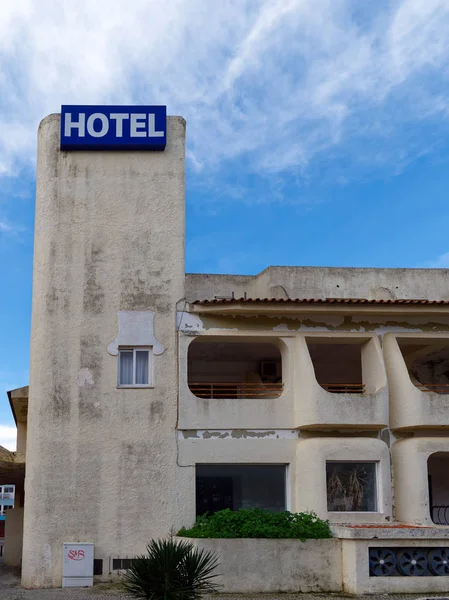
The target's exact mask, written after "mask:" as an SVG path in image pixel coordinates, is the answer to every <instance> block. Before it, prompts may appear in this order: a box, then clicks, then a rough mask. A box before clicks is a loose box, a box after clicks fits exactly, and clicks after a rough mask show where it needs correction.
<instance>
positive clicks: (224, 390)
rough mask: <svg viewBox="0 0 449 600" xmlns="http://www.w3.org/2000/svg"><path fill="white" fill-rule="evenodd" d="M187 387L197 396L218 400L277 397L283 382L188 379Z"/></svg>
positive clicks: (282, 387)
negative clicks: (211, 381)
mask: <svg viewBox="0 0 449 600" xmlns="http://www.w3.org/2000/svg"><path fill="white" fill-rule="evenodd" d="M189 389H190V391H191V392H192V393H193V394H195V396H196V397H197V398H207V399H208V400H220V399H221V398H248V399H250V398H278V397H279V396H280V395H281V394H282V390H283V389H284V384H283V383H244V382H242V381H240V382H236V383H195V382H190V381H189Z"/></svg>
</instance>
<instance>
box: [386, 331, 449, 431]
mask: <svg viewBox="0 0 449 600" xmlns="http://www.w3.org/2000/svg"><path fill="white" fill-rule="evenodd" d="M384 354H385V363H386V367H387V371H388V379H389V386H390V415H391V428H392V429H402V430H407V429H410V430H413V429H445V428H449V337H448V336H447V335H446V337H445V335H441V334H430V335H429V334H425V335H419V334H418V335H417V334H402V335H400V336H398V335H396V334H387V335H386V336H385V339H384Z"/></svg>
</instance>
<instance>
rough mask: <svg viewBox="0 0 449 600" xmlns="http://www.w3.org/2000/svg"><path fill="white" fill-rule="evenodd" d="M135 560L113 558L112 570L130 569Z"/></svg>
mask: <svg viewBox="0 0 449 600" xmlns="http://www.w3.org/2000/svg"><path fill="white" fill-rule="evenodd" d="M133 560H134V559H132V558H113V559H112V570H113V571H120V570H121V569H129V567H130V566H131V565H132V562H133Z"/></svg>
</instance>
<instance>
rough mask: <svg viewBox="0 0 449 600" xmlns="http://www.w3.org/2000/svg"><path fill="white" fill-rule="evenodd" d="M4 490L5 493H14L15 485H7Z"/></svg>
mask: <svg viewBox="0 0 449 600" xmlns="http://www.w3.org/2000/svg"><path fill="white" fill-rule="evenodd" d="M3 491H4V493H5V494H12V493H13V491H14V488H13V487H5V488H3Z"/></svg>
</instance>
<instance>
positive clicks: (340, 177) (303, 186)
mask: <svg viewBox="0 0 449 600" xmlns="http://www.w3.org/2000/svg"><path fill="white" fill-rule="evenodd" d="M161 6H162V4H161V3H160V1H159V0H108V1H106V0H96V1H95V2H92V1H91V0H67V1H66V2H60V1H59V0H39V2H38V0H2V2H0V265H1V266H0V284H1V291H2V293H1V295H0V324H1V328H0V331H1V337H0V443H3V444H5V445H7V446H9V447H13V446H14V431H13V428H12V427H11V426H12V424H13V421H12V417H11V415H10V414H9V407H8V403H7V398H6V394H5V391H6V390H7V389H11V388H14V387H19V386H22V385H25V384H26V383H27V380H28V363H29V355H28V347H29V329H30V313H31V275H32V253H33V209H34V206H33V205H34V186H35V181H34V172H35V159H36V148H35V143H36V142H35V140H36V129H37V125H38V123H39V120H40V119H41V118H42V117H44V116H45V115H46V114H48V113H50V112H58V111H59V109H60V106H61V104H77V103H78V104H108V103H115V104H167V106H168V112H169V114H180V115H182V116H184V117H185V118H186V120H187V134H188V153H187V156H188V161H187V256H186V261H187V264H186V268H187V270H188V271H190V272H192V271H197V272H215V273H218V272H229V273H257V272H258V271H260V270H262V269H264V268H265V267H266V266H268V265H270V264H274V265H328V266H376V267H417V266H424V267H449V242H448V241H447V235H446V231H447V230H448V225H449V211H448V210H447V198H448V193H449V168H448V167H449V142H448V140H449V67H448V65H449V36H448V35H447V32H448V31H449V2H447V0H394V1H393V0H391V1H387V0H385V1H384V0H376V2H364V1H360V0H226V1H225V0H223V1H221V2H212V0H166V1H165V2H164V3H163V10H161ZM212 7H213V9H212ZM1 398H2V399H1Z"/></svg>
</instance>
